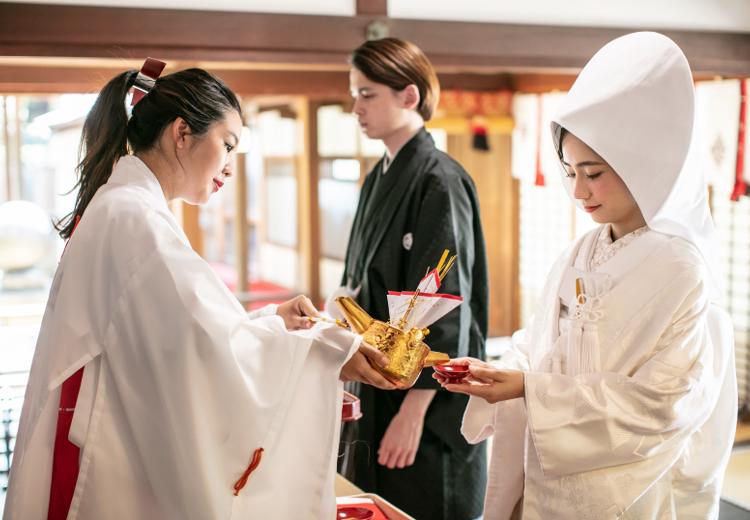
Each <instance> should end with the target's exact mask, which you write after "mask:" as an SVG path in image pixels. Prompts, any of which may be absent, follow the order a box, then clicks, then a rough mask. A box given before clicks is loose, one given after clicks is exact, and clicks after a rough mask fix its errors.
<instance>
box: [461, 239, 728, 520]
mask: <svg viewBox="0 0 750 520" xmlns="http://www.w3.org/2000/svg"><path fill="white" fill-rule="evenodd" d="M600 232H601V228H599V229H596V230H593V231H591V232H589V233H588V234H587V235H586V236H584V237H583V238H582V239H581V240H579V241H578V243H576V244H575V245H574V246H573V247H572V248H571V250H569V251H567V252H566V253H564V254H563V255H562V256H561V258H560V259H559V260H558V262H557V263H556V265H555V267H554V268H553V270H552V271H551V273H550V276H549V277H548V280H547V284H546V288H545V291H544V295H545V296H544V297H543V298H544V301H542V302H541V305H540V307H539V310H538V311H537V313H536V315H535V318H534V321H533V323H532V325H531V326H530V327H529V329H528V330H526V331H525V334H523V338H522V339H521V340H520V341H518V342H514V343H515V345H514V347H513V349H512V350H511V352H510V353H508V354H506V355H505V356H504V357H503V359H502V360H501V362H500V366H501V367H503V368H509V369H518V370H524V371H526V376H525V397H524V398H519V399H514V400H510V401H505V402H500V403H497V404H495V405H490V404H487V402H486V401H484V400H482V399H477V398H472V399H471V400H470V403H469V406H468V408H467V410H466V413H465V416H464V422H463V425H462V432H463V434H464V436H465V437H466V438H467V439H468V440H469V442H473V443H476V442H480V441H481V440H483V439H485V438H487V437H489V436H490V435H492V434H494V440H493V448H492V457H491V463H490V476H489V483H488V487H487V497H486V503H485V515H484V518H485V520H498V519H506V518H510V517H511V514H512V512H513V510H514V508H516V515H518V513H520V512H522V517H523V518H529V519H549V518H556V519H563V518H570V519H576V520H582V519H592V520H593V519H596V520H601V519H608V518H630V519H639V520H644V519H679V520H685V519H693V518H695V519H704V518H716V517H717V516H718V510H719V508H718V501H719V493H720V490H721V483H722V479H723V475H724V470H725V467H726V464H727V460H728V457H729V452H730V449H731V445H732V438H733V436H734V428H735V422H736V412H737V393H736V392H737V385H736V381H735V372H734V349H733V332H732V325H731V321H730V320H729V317H728V316H727V315H726V313H725V312H724V311H722V310H720V309H719V308H718V307H716V306H715V305H713V304H712V303H710V301H709V299H708V296H707V294H708V291H707V289H706V287H705V285H704V280H705V279H706V273H705V271H704V267H703V265H704V263H703V259H702V258H701V256H700V254H699V253H698V251H697V249H696V248H695V247H694V246H692V245H691V244H690V243H689V242H687V241H686V240H683V239H681V238H676V237H669V236H667V235H664V234H661V233H658V232H655V231H646V232H645V233H644V234H642V235H640V236H638V237H637V238H635V239H634V240H633V241H632V242H631V243H630V244H628V245H627V246H625V247H624V248H622V249H620V250H619V251H618V252H617V254H615V255H614V256H613V257H612V258H610V259H609V260H607V261H605V262H604V263H602V264H601V265H600V266H599V267H596V268H594V269H592V270H590V269H588V267H587V266H588V263H589V262H588V260H589V258H590V256H591V254H592V250H593V247H594V243H595V241H596V238H597V236H598V235H599V233H600ZM576 278H581V279H582V280H583V289H584V292H583V297H584V299H585V300H582V301H583V303H581V302H577V301H576V297H575V279H576ZM571 295H572V296H571ZM561 302H564V303H568V305H569V314H570V315H569V319H561V317H560V309H561ZM519 500H521V501H522V502H521V503H519ZM517 505H518V506H519V507H516V506H517Z"/></svg>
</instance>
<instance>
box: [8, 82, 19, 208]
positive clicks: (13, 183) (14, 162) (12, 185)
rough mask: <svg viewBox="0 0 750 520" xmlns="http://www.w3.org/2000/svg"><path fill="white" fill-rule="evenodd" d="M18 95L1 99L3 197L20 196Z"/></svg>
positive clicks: (11, 198) (13, 197) (9, 198)
mask: <svg viewBox="0 0 750 520" xmlns="http://www.w3.org/2000/svg"><path fill="white" fill-rule="evenodd" d="M18 103H19V99H18V96H5V97H4V99H3V143H4V146H5V181H6V182H5V186H4V188H5V198H6V200H15V199H20V198H21V139H22V137H21V115H20V110H19V107H18Z"/></svg>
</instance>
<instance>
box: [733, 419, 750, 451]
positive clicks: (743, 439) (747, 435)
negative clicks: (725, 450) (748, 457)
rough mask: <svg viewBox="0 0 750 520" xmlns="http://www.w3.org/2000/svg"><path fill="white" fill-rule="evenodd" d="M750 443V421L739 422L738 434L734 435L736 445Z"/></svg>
mask: <svg viewBox="0 0 750 520" xmlns="http://www.w3.org/2000/svg"><path fill="white" fill-rule="evenodd" d="M745 443H750V423H748V422H744V423H738V424H737V434H736V435H735V436H734V444H735V446H736V445H738V444H745Z"/></svg>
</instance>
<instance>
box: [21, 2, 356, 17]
mask: <svg viewBox="0 0 750 520" xmlns="http://www.w3.org/2000/svg"><path fill="white" fill-rule="evenodd" d="M354 1H355V0H314V1H312V0H273V1H271V0H11V2H15V3H25V4H59V5H98V6H106V7H151V8H154V9H198V10H206V11H237V12H253V13H295V14H320V15H334V16H352V15H354V12H355V8H354Z"/></svg>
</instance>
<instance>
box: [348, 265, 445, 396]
mask: <svg viewBox="0 0 750 520" xmlns="http://www.w3.org/2000/svg"><path fill="white" fill-rule="evenodd" d="M455 260H456V256H455V255H454V256H453V257H451V258H450V259H448V251H447V250H446V251H445V252H444V253H443V256H442V257H441V259H440V262H439V263H438V267H437V274H438V277H439V279H440V280H442V279H443V278H444V277H445V275H446V274H447V273H448V271H449V270H450V268H451V267H452V266H453V264H454V262H455ZM427 272H428V273H429V272H430V269H429V268H428V269H427ZM418 297H419V290H417V291H415V292H414V296H412V298H411V300H410V301H409V306H408V307H407V310H406V312H404V314H403V316H402V317H401V319H400V320H399V321H398V323H396V324H393V323H390V322H385V321H380V320H376V319H375V318H373V317H372V316H370V315H369V314H367V312H366V311H365V310H364V309H363V308H362V307H360V306H359V305H358V304H357V302H355V301H354V300H353V299H352V298H350V297H348V296H340V297H338V298H336V305H337V306H338V308H339V309H340V310H341V312H342V314H343V315H344V317H345V318H346V322H347V323H348V324H349V326H350V327H351V329H352V331H354V332H356V333H357V334H360V335H361V336H362V337H363V338H364V341H365V342H367V343H369V344H370V345H372V346H374V347H375V348H377V349H378V350H379V351H380V352H382V353H383V354H385V355H386V356H388V365H386V366H385V367H381V366H379V365H377V364H373V365H372V366H373V368H375V369H376V370H377V371H378V372H380V373H381V374H382V375H383V377H385V378H386V379H387V380H388V381H390V382H391V383H393V384H394V385H395V386H396V388H399V389H402V390H403V389H407V388H411V387H412V386H414V383H415V382H416V381H417V378H418V377H419V374H420V372H421V371H422V369H423V368H424V367H431V366H434V365H439V364H443V363H447V362H448V361H450V356H448V354H444V353H442V352H433V351H431V350H430V347H428V346H427V344H426V343H425V342H424V341H423V340H424V338H425V336H427V335H428V334H429V333H430V330H429V329H427V328H418V327H413V328H411V329H409V330H406V323H407V321H408V318H409V315H410V314H411V312H412V311H413V310H414V307H415V305H416V304H417V301H418Z"/></svg>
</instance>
